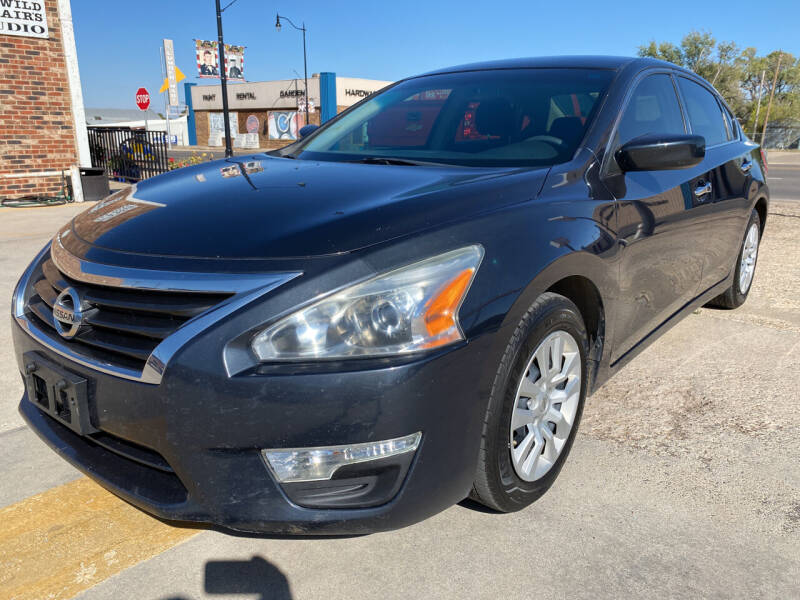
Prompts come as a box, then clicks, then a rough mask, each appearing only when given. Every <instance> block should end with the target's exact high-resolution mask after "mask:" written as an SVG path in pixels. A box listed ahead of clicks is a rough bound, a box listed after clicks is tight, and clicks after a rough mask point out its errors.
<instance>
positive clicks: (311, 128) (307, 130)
mask: <svg viewBox="0 0 800 600" xmlns="http://www.w3.org/2000/svg"><path fill="white" fill-rule="evenodd" d="M317 129H319V125H313V124H312V125H306V126H305V127H301V128H300V131H299V132H298V133H299V134H300V139H301V140H302V139H303V138H304V137H306V136H307V135H311V134H312V133H314V132H315V131H316V130H317Z"/></svg>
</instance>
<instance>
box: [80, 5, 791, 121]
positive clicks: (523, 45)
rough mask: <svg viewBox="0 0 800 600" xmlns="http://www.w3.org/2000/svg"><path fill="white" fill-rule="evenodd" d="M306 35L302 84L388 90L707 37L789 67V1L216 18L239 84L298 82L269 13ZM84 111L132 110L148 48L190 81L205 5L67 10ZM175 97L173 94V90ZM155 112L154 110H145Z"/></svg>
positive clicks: (295, 64) (245, 13) (292, 56)
mask: <svg viewBox="0 0 800 600" xmlns="http://www.w3.org/2000/svg"><path fill="white" fill-rule="evenodd" d="M225 3H226V2H225V1H223V3H222V4H223V6H224V5H225ZM276 11H279V12H280V13H281V15H285V16H287V17H289V18H291V19H292V20H293V21H295V23H298V24H300V23H301V22H302V21H304V20H305V23H306V26H307V28H308V72H309V77H310V76H311V73H315V72H319V71H334V72H336V73H337V74H339V75H344V76H351V77H366V78H370V79H386V80H396V79H400V78H402V77H405V76H407V75H413V74H415V73H420V72H424V71H428V70H431V69H434V68H438V67H443V66H448V65H455V64H461V63H465V62H474V61H479V60H487V59H495V58H510V57H519V56H541V55H552V54H615V55H630V56H632V55H635V53H636V49H637V47H638V46H639V45H640V44H644V43H646V42H648V41H649V40H651V39H656V40H659V41H662V40H668V41H671V42H675V43H677V42H679V41H680V39H681V38H682V37H683V35H684V34H686V33H687V32H688V31H689V30H691V29H693V28H694V29H700V30H706V31H710V32H711V33H712V34H713V35H714V36H715V37H716V38H717V40H733V41H735V42H736V43H737V44H739V45H740V46H742V47H746V46H755V47H756V48H757V49H758V51H759V53H766V52H769V51H771V50H776V49H778V48H782V49H783V50H785V51H788V52H791V53H793V54H794V55H795V56H798V55H800V0H769V1H761V2H753V1H752V0H742V1H739V0H727V1H721V0H691V1H684V0H670V1H669V2H648V1H646V0H638V1H628V0H616V1H612V2H609V1H605V2H586V1H583V0H556V1H552V0H551V1H548V2H536V1H535V0H527V1H518V0H505V1H503V2H480V3H477V2H470V1H464V0H462V1H459V2H455V1H451V0H447V1H439V0H428V1H426V2H418V1H412V0H407V1H402V0H401V1H400V2H391V1H388V0H372V1H366V2H363V1H350V2H347V1H338V2H321V1H317V0H308V1H306V2H267V1H264V0H237V2H236V4H234V5H233V6H232V7H231V8H229V9H228V10H227V11H226V12H225V13H224V17H223V19H224V28H225V42H226V43H228V44H237V45H238V44H240V45H244V46H247V50H246V52H245V76H246V77H247V79H248V80H250V81H258V80H264V79H290V78H292V77H294V76H295V75H294V71H295V70H296V71H297V72H298V73H300V74H302V72H303V53H302V38H301V34H300V32H298V31H295V30H293V29H292V28H291V27H289V26H284V27H283V30H282V31H281V32H280V33H278V32H276V31H275V13H276ZM72 13H73V20H74V25H75V36H76V40H77V46H78V59H79V62H80V71H81V79H82V82H83V94H84V102H85V104H86V106H90V107H95V108H99V107H104V108H110V107H114V108H134V100H133V98H134V92H135V90H136V88H137V87H138V86H139V85H145V86H146V87H147V88H148V89H149V90H150V93H151V94H152V95H153V96H155V94H156V93H157V91H158V88H159V87H160V83H161V68H160V62H159V60H160V59H159V45H160V44H161V39H162V38H172V39H173V40H174V41H175V54H176V62H177V65H178V67H180V69H181V70H182V71H183V72H184V73H185V74H186V75H187V77H188V81H196V82H201V81H204V82H206V83H209V82H211V81H215V80H198V79H195V78H194V77H193V74H194V73H195V72H196V67H195V58H194V46H193V42H192V39H193V38H199V39H216V36H217V30H216V19H215V16H214V1H213V0H159V1H155V0H135V1H133V2H131V1H128V2H117V1H114V2H109V1H108V0H72ZM180 88H181V93H182V90H183V86H182V85H181V86H180ZM153 106H154V108H155V109H156V110H163V108H162V107H163V100H162V99H161V98H158V99H156V98H155V97H154V98H153Z"/></svg>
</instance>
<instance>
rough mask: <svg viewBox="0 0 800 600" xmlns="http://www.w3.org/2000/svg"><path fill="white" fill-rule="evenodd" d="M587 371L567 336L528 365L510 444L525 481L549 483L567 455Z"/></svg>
mask: <svg viewBox="0 0 800 600" xmlns="http://www.w3.org/2000/svg"><path fill="white" fill-rule="evenodd" d="M582 368H583V367H582V361H581V355H580V349H579V347H578V342H577V341H576V340H575V338H574V337H572V336H571V335H570V334H569V333H567V332H566V331H554V332H553V333H551V334H550V335H548V336H547V337H546V338H545V339H544V340H543V341H542V342H541V343H540V344H539V345H538V346H537V347H536V350H534V352H533V355H532V356H531V357H530V359H529V360H528V364H527V366H526V367H525V370H524V371H523V373H522V378H521V380H520V383H519V385H518V387H517V393H516V398H515V401H514V408H513V412H512V414H511V427H510V438H509V442H510V445H509V449H510V452H511V463H512V464H513V465H514V471H515V472H516V473H517V476H519V478H520V479H523V480H524V481H536V480H537V479H540V478H541V477H543V476H544V475H545V474H546V473H547V472H548V471H549V470H550V469H551V468H552V467H553V465H554V464H555V462H556V460H557V459H558V457H559V455H560V454H561V451H562V450H563V449H564V446H565V445H566V443H567V440H568V439H569V434H570V431H572V425H573V424H574V422H575V415H576V413H577V411H578V403H579V400H580V394H581V376H582Z"/></svg>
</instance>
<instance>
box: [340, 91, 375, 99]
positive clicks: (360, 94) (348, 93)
mask: <svg viewBox="0 0 800 600" xmlns="http://www.w3.org/2000/svg"><path fill="white" fill-rule="evenodd" d="M374 93H375V92H371V91H369V90H353V89H346V90H345V91H344V95H345V96H357V97H358V98H366V97H367V96H369V95H370V94H374Z"/></svg>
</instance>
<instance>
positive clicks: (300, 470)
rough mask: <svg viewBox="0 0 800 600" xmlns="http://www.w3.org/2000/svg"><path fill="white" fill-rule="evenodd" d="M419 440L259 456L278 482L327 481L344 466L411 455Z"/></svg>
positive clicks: (416, 436) (417, 437) (417, 435)
mask: <svg viewBox="0 0 800 600" xmlns="http://www.w3.org/2000/svg"><path fill="white" fill-rule="evenodd" d="M420 439H422V433H421V432H419V431H418V432H417V433H412V434H411V435H407V436H405V437H400V438H395V439H392V440H384V441H382V442H367V443H364V444H346V445H344V446H320V447H317V448H286V449H274V450H262V451H261V454H263V456H264V458H265V459H266V461H267V464H268V465H269V466H270V468H271V469H272V472H273V473H274V474H275V476H276V477H277V478H278V481H280V482H281V483H292V482H299V481H324V480H326V479H330V478H331V477H332V476H333V474H334V473H335V472H336V470H337V469H338V468H340V467H343V466H345V465H352V464H354V463H363V462H367V461H370V460H378V459H381V458H387V457H389V456H396V455H398V454H404V453H406V452H414V451H415V450H416V449H417V446H419V441H420Z"/></svg>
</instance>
